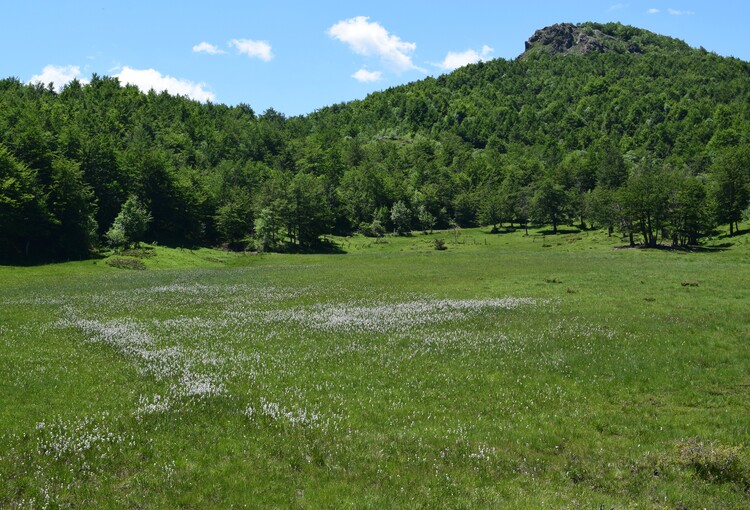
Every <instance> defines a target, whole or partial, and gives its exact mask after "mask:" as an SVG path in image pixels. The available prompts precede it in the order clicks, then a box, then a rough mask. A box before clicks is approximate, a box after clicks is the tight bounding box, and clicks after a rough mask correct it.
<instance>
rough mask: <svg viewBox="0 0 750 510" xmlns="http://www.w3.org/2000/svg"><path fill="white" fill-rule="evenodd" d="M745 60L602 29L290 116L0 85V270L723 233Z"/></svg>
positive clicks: (630, 31)
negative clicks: (338, 247)
mask: <svg viewBox="0 0 750 510" xmlns="http://www.w3.org/2000/svg"><path fill="white" fill-rule="evenodd" d="M748 142H750V64H749V63H747V62H744V61H741V60H738V59H734V58H726V57H720V56H718V55H716V54H714V53H710V52H708V51H706V50H704V49H702V48H701V49H693V48H690V47H689V46H688V45H686V44H685V43H683V42H681V41H678V40H675V39H671V38H668V37H663V36H658V35H655V34H653V33H650V32H647V31H644V30H640V29H637V28H633V27H629V26H624V25H620V24H606V25H601V24H594V23H586V24H582V25H578V26H573V25H556V26H554V27H548V28H547V29H544V30H540V31H538V32H537V33H536V34H534V36H533V37H532V38H531V39H530V40H529V42H528V43H527V51H526V52H524V53H523V54H522V55H521V56H520V57H519V58H517V59H515V60H502V59H498V60H493V61H489V62H481V63H478V64H474V65H469V66H466V67H464V68H461V69H458V70H456V71H454V72H453V73H451V74H448V75H444V76H440V77H438V78H427V79H425V80H422V81H419V82H415V83H411V84H408V85H404V86H400V87H396V88H392V89H389V90H385V91H382V92H378V93H375V94H372V95H370V96H368V97H367V98H366V99H364V100H361V101H353V102H350V103H345V104H337V105H332V106H330V107H327V108H323V109H321V110H319V111H316V112H314V113H312V114H310V115H307V116H303V117H286V116H284V115H283V114H281V113H279V112H277V111H274V110H273V109H269V110H267V111H265V112H264V113H262V114H258V113H256V112H255V111H253V109H252V108H251V107H250V106H248V105H244V104H241V105H238V106H234V107H230V106H225V105H221V104H211V103H208V104H202V103H198V102H195V101H192V100H189V99H187V98H184V97H175V96H171V95H169V94H167V93H155V92H153V91H151V92H149V93H143V92H141V91H140V90H138V89H137V88H135V87H133V86H122V85H121V84H120V83H119V82H118V80H117V79H116V78H109V77H101V76H97V75H94V76H93V77H92V78H91V81H90V82H89V83H87V84H82V83H80V82H78V81H73V82H71V83H70V84H68V85H67V86H66V87H64V88H63V89H62V90H61V91H59V92H56V91H55V90H54V89H53V88H52V86H51V85H50V86H44V85H41V84H35V85H26V84H24V83H22V82H21V81H20V80H18V79H15V78H8V79H4V80H2V81H0V262H4V263H24V262H26V263H28V262H42V261H50V260H66V259H73V258H85V257H87V256H89V255H90V254H91V253H92V250H95V249H97V247H100V246H107V245H115V246H117V245H120V246H122V245H125V244H129V243H132V242H137V241H141V240H143V241H149V242H158V243H162V244H168V245H181V246H197V245H227V246H230V247H238V248H244V247H247V246H251V247H252V248H253V249H258V250H307V249H311V248H315V247H316V245H317V244H318V243H319V242H320V241H319V237H320V235H322V234H325V233H331V232H333V233H339V234H349V233H353V232H362V233H364V234H366V235H382V234H383V233H384V232H398V233H406V232H409V231H412V230H430V229H433V228H446V227H448V226H450V225H460V226H477V225H486V226H492V227H493V228H495V229H498V228H501V227H502V226H506V227H509V226H514V227H524V226H526V225H528V224H532V225H549V226H550V230H551V232H556V231H557V229H558V228H559V227H560V226H562V225H576V226H578V227H581V228H602V229H607V230H608V231H609V233H610V234H612V235H623V236H625V237H626V238H627V239H629V242H630V243H632V244H635V243H639V244H643V245H645V246H656V245H658V244H665V243H666V244H670V245H688V244H695V243H698V242H700V239H701V237H703V236H705V235H707V234H709V233H710V232H711V231H712V230H713V229H715V228H716V227H717V226H718V225H729V229H730V232H732V233H734V232H735V231H736V230H737V229H738V227H739V222H740V221H742V220H743V214H744V215H747V214H748V211H747V209H748V204H749V203H750V144H749V143H748Z"/></svg>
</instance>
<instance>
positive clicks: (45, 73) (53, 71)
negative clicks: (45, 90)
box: [29, 64, 88, 91]
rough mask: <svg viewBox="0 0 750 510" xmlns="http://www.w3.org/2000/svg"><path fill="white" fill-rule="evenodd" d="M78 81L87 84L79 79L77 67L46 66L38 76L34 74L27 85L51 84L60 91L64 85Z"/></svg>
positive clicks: (78, 68)
mask: <svg viewBox="0 0 750 510" xmlns="http://www.w3.org/2000/svg"><path fill="white" fill-rule="evenodd" d="M76 78H77V79H78V81H80V82H81V83H88V80H86V79H83V78H82V77H81V68H80V67H78V66H55V65H52V64H50V65H46V66H44V69H42V72H41V73H40V74H35V75H34V76H32V77H31V79H30V80H29V83H41V84H43V85H45V86H46V85H47V84H48V83H52V84H53V85H54V87H55V90H58V91H59V90H60V89H61V88H63V86H64V85H66V84H68V83H70V82H71V81H73V80H74V79H76Z"/></svg>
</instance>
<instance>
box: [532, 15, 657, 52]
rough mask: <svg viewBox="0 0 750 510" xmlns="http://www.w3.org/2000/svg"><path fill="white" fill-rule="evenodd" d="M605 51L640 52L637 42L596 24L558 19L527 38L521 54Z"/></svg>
mask: <svg viewBox="0 0 750 510" xmlns="http://www.w3.org/2000/svg"><path fill="white" fill-rule="evenodd" d="M605 51H615V52H617V53H643V50H642V49H641V47H640V46H639V45H638V44H636V43H633V42H628V41H625V40H623V39H620V38H618V37H614V36H612V35H610V34H607V33H605V32H603V31H602V30H599V29H598V28H596V26H595V25H592V24H585V25H574V24H572V23H558V24H556V25H551V26H549V27H545V28H542V29H539V30H537V31H536V32H534V35H532V36H531V37H530V38H529V40H528V41H526V51H525V52H524V53H523V55H521V57H525V56H528V55H531V54H535V53H547V54H551V55H557V54H577V55H586V54H589V53H603V52H605Z"/></svg>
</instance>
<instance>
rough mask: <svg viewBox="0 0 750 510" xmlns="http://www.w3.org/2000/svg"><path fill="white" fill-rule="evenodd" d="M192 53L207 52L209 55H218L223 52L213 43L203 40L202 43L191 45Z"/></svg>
mask: <svg viewBox="0 0 750 510" xmlns="http://www.w3.org/2000/svg"><path fill="white" fill-rule="evenodd" d="M193 53H208V54H209V55H220V54H222V53H224V51H223V50H220V49H219V47H218V46H216V45H215V44H211V43H207V42H206V41H203V42H202V43H200V44H196V45H195V46H193Z"/></svg>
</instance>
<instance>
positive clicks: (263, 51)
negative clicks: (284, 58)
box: [229, 39, 273, 62]
mask: <svg viewBox="0 0 750 510" xmlns="http://www.w3.org/2000/svg"><path fill="white" fill-rule="evenodd" d="M229 45H230V46H232V47H234V48H235V49H236V50H237V51H238V52H239V53H241V54H243V55H247V56H248V57H252V58H259V59H261V60H262V61H264V62H269V61H270V60H271V59H272V58H273V53H272V51H271V45H270V44H269V43H268V41H254V40H252V39H232V40H231V41H230V42H229Z"/></svg>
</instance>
